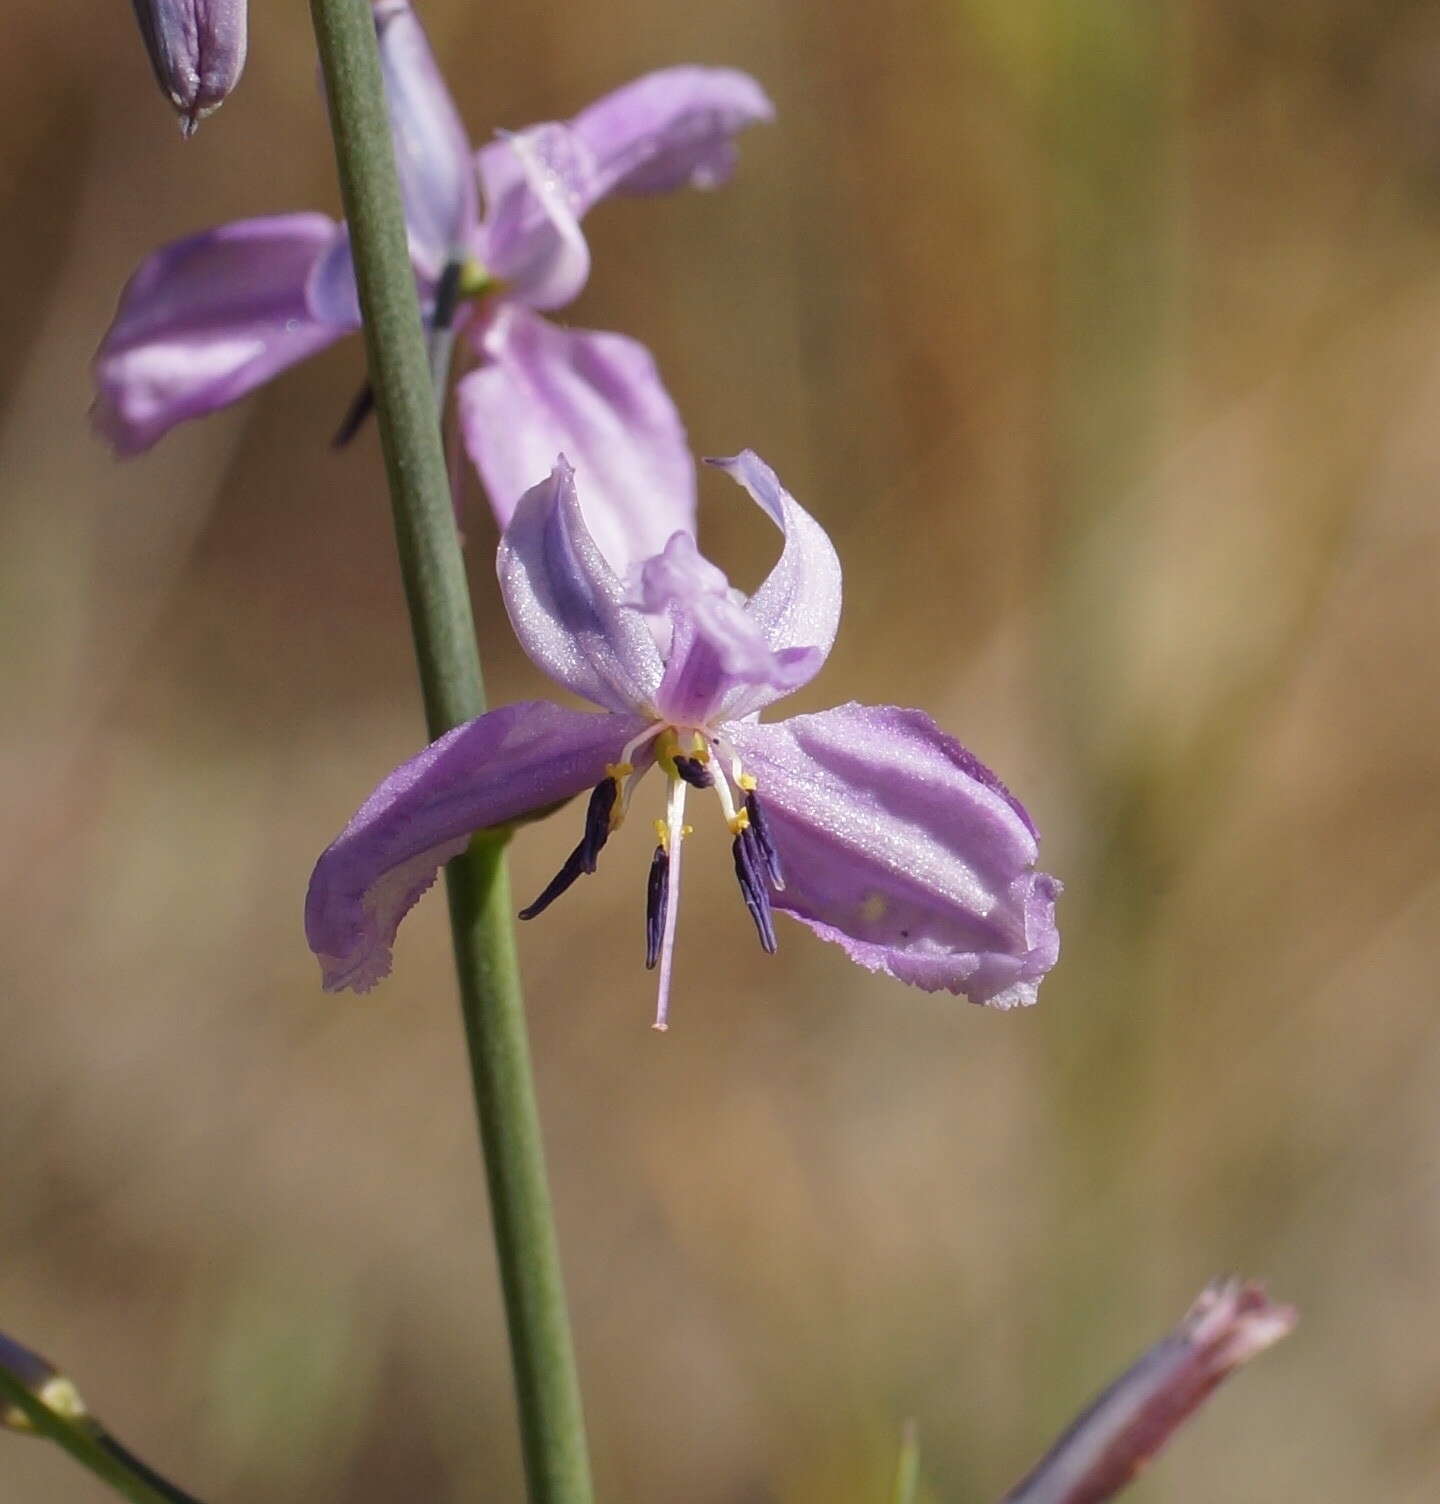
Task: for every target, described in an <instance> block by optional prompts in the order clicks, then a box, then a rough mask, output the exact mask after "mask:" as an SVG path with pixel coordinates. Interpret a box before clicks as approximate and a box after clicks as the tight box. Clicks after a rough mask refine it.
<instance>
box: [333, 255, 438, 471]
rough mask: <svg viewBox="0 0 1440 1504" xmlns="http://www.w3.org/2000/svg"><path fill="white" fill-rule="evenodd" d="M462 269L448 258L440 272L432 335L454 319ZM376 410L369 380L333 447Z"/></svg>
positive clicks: (346, 439)
mask: <svg viewBox="0 0 1440 1504" xmlns="http://www.w3.org/2000/svg"><path fill="white" fill-rule="evenodd" d="M463 270H464V268H463V266H462V264H461V263H460V262H458V261H447V262H446V263H445V269H444V271H442V272H441V273H440V280H439V281H438V282H437V283H436V284H435V308H434V311H433V312H432V313H431V315H430V325H429V330H428V333H429V334H430V336H431V337H432V339H433V337H434V336H435V335H437V334H443V333H444V332H445V331H446V330H447V329H449V327H450V325H451V324H452V323H453V322H454V319H455V310H456V309H457V308H458V307H459V306H460V275H461V272H462V271H463ZM374 411H375V388H374V387H373V386H371V385H370V383H369V382H368V381H367V382H366V383H365V385H364V386H362V387H361V388H360V391H359V392H358V393H357V395H356V397H355V400H354V401H353V402H352V403H351V404H350V407H349V410H348V411H347V412H346V414H345V416H344V418H342V419H341V421H340V427H339V428H337V429H336V430H335V437H334V438H333V439H331V440H330V447H331V448H332V449H344V448H345V446H346V445H347V444H349V442H350V441H351V439H353V438H354V437H355V435H356V434H357V433H359V432H360V430H361V428H363V427H364V425H365V420H366V418H368V417H369V416H370V414H371V413H373V412H374Z"/></svg>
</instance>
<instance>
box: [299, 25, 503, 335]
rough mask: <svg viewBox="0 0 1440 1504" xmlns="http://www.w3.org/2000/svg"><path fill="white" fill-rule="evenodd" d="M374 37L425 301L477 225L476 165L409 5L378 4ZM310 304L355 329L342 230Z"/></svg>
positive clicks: (351, 272) (324, 260)
mask: <svg viewBox="0 0 1440 1504" xmlns="http://www.w3.org/2000/svg"><path fill="white" fill-rule="evenodd" d="M375 30H376V33H377V36H378V39H379V43H380V70H381V74H382V76H383V77H384V81H385V103H386V107H387V109H388V111H389V115H390V134H391V138H392V140H393V141H394V143H395V168H396V171H397V173H398V174H399V178H400V195H401V198H402V199H403V200H404V204H405V229H406V233H407V235H408V237H409V241H410V259H411V261H412V262H413V263H414V266H415V274H416V278H417V280H418V281H419V283H420V292H421V299H422V301H424V300H425V299H426V298H428V296H429V294H430V291H431V288H432V287H433V284H434V283H435V281H436V279H437V278H438V277H439V275H440V272H441V270H442V269H443V267H444V265H445V263H446V262H447V261H448V260H449V259H450V258H451V257H452V256H456V255H459V256H465V255H468V254H469V253H470V250H471V242H472V241H473V239H474V237H475V232H476V225H477V222H478V219H479V187H478V185H477V184H476V181H475V164H474V161H473V159H472V157H471V153H470V138H469V137H468V136H467V135H466V134H465V127H464V126H463V125H462V124H461V121H460V116H459V115H458V114H457V113H456V110H455V101H454V100H453V99H451V97H450V91H449V90H448V89H447V88H446V87H445V79H444V77H443V76H442V75H441V72H440V68H439V66H438V65H437V63H436V61H435V54H434V53H433V52H432V51H431V50H430V43H429V41H428V39H427V38H426V36H425V29H424V27H422V26H421V24H420V18H419V17H418V16H417V15H416V14H415V12H414V11H413V10H412V9H411V7H410V5H409V4H408V0H377V3H376V5H375ZM309 298H310V307H311V311H312V312H313V313H314V315H315V316H316V318H320V319H327V320H330V321H331V322H334V323H339V324H358V323H359V322H360V298H359V293H358V291H357V289H356V286H355V262H354V258H353V256H352V253H351V250H350V236H349V234H348V232H347V231H346V229H345V227H344V225H341V226H340V229H339V231H338V233H337V234H336V236H335V239H334V241H333V242H332V244H331V245H330V247H329V248H328V250H327V251H326V253H325V255H324V256H322V257H321V258H320V260H319V261H318V262H317V264H316V266H315V270H314V272H313V273H312V274H311V278H310V285H309Z"/></svg>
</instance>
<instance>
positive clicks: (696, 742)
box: [690, 731, 710, 764]
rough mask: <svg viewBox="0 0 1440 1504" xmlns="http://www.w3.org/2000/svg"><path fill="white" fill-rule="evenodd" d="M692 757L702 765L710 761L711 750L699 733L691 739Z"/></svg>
mask: <svg viewBox="0 0 1440 1504" xmlns="http://www.w3.org/2000/svg"><path fill="white" fill-rule="evenodd" d="M690 755H691V756H692V757H694V759H695V761H696V762H698V763H701V764H704V763H707V762H709V761H710V748H709V746H708V745H707V744H706V741H705V738H704V737H703V736H701V735H700V733H699V732H698V731H697V732H696V733H695V735H694V736H692V737H691V738H690Z"/></svg>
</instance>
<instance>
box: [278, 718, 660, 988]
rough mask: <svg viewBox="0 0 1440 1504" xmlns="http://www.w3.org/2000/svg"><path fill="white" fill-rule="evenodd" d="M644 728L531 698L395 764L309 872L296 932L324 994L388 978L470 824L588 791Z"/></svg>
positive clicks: (500, 819)
mask: <svg viewBox="0 0 1440 1504" xmlns="http://www.w3.org/2000/svg"><path fill="white" fill-rule="evenodd" d="M642 727H643V722H640V721H638V720H636V719H635V718H633V717H630V716H618V715H590V714H587V713H585V712H584V711H577V710H564V709H561V707H560V706H558V705H551V704H550V703H549V702H548V701H545V700H531V701H526V702H523V703H521V704H518V705H507V706H505V707H504V708H503V709H501V710H492V711H490V712H489V713H488V714H487V715H482V716H480V717H479V718H478V719H477V720H473V721H468V722H466V724H465V725H463V726H457V727H456V728H455V730H453V731H451V732H448V733H447V734H446V735H445V736H442V737H441V738H440V740H439V741H437V742H434V743H433V744H432V745H430V746H429V747H427V748H426V749H425V750H424V751H423V752H421V753H420V755H419V756H418V757H413V758H411V759H410V761H409V762H406V763H402V764H401V765H400V767H398V768H396V769H395V771H394V772H393V773H391V774H390V776H389V777H388V778H386V779H385V780H384V782H383V783H381V784H380V786H379V787H378V788H377V789H376V790H375V792H374V793H373V794H371V795H370V797H369V798H368V799H367V800H366V801H365V803H364V804H363V805H362V806H361V807H360V810H359V812H358V813H357V814H356V815H355V818H354V819H353V820H351V821H350V823H349V824H348V825H347V826H346V827H345V829H344V831H343V832H342V833H341V835H340V836H339V837H338V838H337V839H336V840H335V841H334V843H333V844H332V845H331V846H330V847H329V848H328V849H327V850H326V851H325V853H324V854H323V855H322V856H321V858H320V860H319V862H317V863H316V865H315V871H314V874H313V875H312V876H311V878H310V891H309V893H308V895H307V897H306V900H305V933H306V936H307V938H308V939H309V942H310V948H311V950H313V951H314V952H315V954H316V956H317V957H318V958H319V960H320V967H321V970H322V971H323V972H324V975H325V988H326V991H328V992H336V991H339V990H341V989H343V988H346V987H350V988H353V989H354V990H355V991H356V992H365V991H367V990H368V989H369V988H371V987H373V986H374V985H375V983H376V982H378V981H379V980H380V979H381V978H382V977H384V976H385V975H387V974H388V972H389V970H390V949H391V946H392V945H393V943H394V940H395V931H396V929H397V928H398V927H399V924H400V921H401V920H402V919H403V918H404V917H405V915H406V914H407V913H409V911H410V909H411V908H412V907H413V906H414V904H415V902H416V901H417V900H418V899H419V898H420V896H421V894H423V893H424V892H425V891H426V889H427V888H429V887H430V885H431V884H432V883H433V882H434V881H435V877H436V874H437V873H438V872H439V870H440V868H441V866H443V865H444V863H446V862H448V861H449V860H450V859H451V858H452V857H455V856H458V855H459V854H460V853H461V852H462V851H463V850H464V849H465V847H466V845H467V844H468V843H469V840H470V837H471V835H472V834H473V833H474V832H475V831H477V830H484V829H486V828H487V827H490V826H494V825H502V824H505V823H506V822H507V821H511V820H519V819H523V818H525V817H526V816H531V815H535V814H537V813H540V812H543V811H544V810H545V809H546V808H547V807H548V806H550V805H553V804H558V803H560V802H561V801H563V800H566V799H569V798H571V797H573V796H574V795H575V794H578V793H580V792H581V791H582V790H583V789H587V788H593V787H594V786H595V785H596V784H597V783H599V782H600V780H601V779H602V778H603V777H604V776H605V768H606V764H607V763H612V762H615V761H617V760H618V758H619V755H620V752H621V749H622V748H623V747H624V745H625V743H626V742H627V741H629V740H630V738H631V737H633V736H634V735H635V734H636V733H637V732H638V731H639V730H641V729H642Z"/></svg>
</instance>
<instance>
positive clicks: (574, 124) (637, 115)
mask: <svg viewBox="0 0 1440 1504" xmlns="http://www.w3.org/2000/svg"><path fill="white" fill-rule="evenodd" d="M774 116H775V107H774V106H773V105H772V104H771V103H770V101H769V100H768V99H767V98H766V97H765V92H764V90H763V89H761V87H760V85H759V84H757V83H756V82H755V80H754V79H753V78H751V77H750V76H749V74H747V73H740V72H737V71H736V70H735V69H733V68H694V67H682V68H665V69H662V70H661V71H659V72H658V73H647V74H645V75H644V77H643V78H637V79H636V80H635V81H634V82H633V83H629V84H626V85H625V86H624V87H623V88H619V89H616V90H615V91H614V92H613V93H611V94H607V95H605V97H604V98H603V99H597V100H596V101H595V103H594V104H592V105H591V106H590V107H589V108H588V109H585V110H582V111H581V112H580V113H579V114H578V115H577V116H576V117H575V118H574V120H572V121H571V122H570V124H571V128H572V129H573V130H574V132H575V134H576V135H577V136H578V137H579V138H580V140H581V141H583V142H584V144H585V145H586V147H588V148H589V151H590V155H591V158H592V160H593V164H594V165H593V169H592V175H591V177H590V180H589V183H588V185H587V199H586V203H585V208H587V209H588V208H589V207H590V206H591V205H592V204H594V203H595V202H596V201H597V200H599V199H601V198H603V197H604V196H605V195H606V194H609V193H666V192H669V191H670V190H671V189H674V188H683V187H686V186H687V185H688V186H690V187H692V188H714V187H717V186H718V185H719V184H721V183H723V182H724V181H725V179H726V178H728V177H729V176H730V173H731V172H732V170H733V169H734V166H735V156H736V152H735V141H734V138H735V136H736V135H737V134H738V133H739V132H740V131H742V130H744V129H745V127H746V126H747V125H753V124H755V122H756V121H761V120H772V119H773V118H774ZM582 212H583V211H582Z"/></svg>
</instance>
